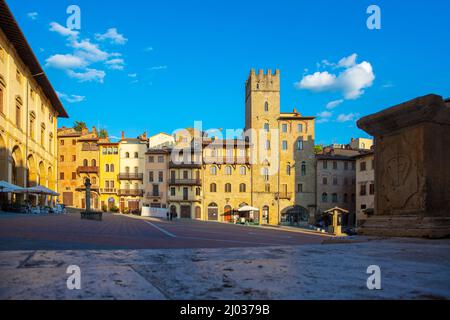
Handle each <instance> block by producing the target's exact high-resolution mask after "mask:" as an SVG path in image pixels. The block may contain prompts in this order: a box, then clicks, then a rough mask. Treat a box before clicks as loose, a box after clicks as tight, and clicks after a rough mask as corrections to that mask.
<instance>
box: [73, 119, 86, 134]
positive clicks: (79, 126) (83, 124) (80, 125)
mask: <svg viewBox="0 0 450 320" xmlns="http://www.w3.org/2000/svg"><path fill="white" fill-rule="evenodd" d="M73 128H74V129H75V131H78V132H80V131H83V129H87V125H86V122H83V121H75V122H74V123H73Z"/></svg>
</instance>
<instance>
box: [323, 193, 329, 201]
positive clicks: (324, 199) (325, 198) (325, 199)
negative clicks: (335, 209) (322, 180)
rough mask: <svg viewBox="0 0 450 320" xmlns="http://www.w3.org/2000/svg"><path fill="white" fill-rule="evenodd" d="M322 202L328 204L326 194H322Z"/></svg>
mask: <svg viewBox="0 0 450 320" xmlns="http://www.w3.org/2000/svg"><path fill="white" fill-rule="evenodd" d="M322 202H328V194H327V193H326V192H324V193H322Z"/></svg>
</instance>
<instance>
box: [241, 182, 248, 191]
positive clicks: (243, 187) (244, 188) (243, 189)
mask: <svg viewBox="0 0 450 320" xmlns="http://www.w3.org/2000/svg"><path fill="white" fill-rule="evenodd" d="M246 189H247V186H246V184H245V183H241V184H240V185H239V192H246Z"/></svg>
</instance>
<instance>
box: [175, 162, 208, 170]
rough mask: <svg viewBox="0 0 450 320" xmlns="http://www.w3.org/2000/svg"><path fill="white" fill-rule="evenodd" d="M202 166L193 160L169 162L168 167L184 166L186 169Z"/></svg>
mask: <svg viewBox="0 0 450 320" xmlns="http://www.w3.org/2000/svg"><path fill="white" fill-rule="evenodd" d="M201 167H202V164H201V163H195V162H184V161H181V162H173V161H170V162H169V168H170V169H177V168H186V169H200V168H201Z"/></svg>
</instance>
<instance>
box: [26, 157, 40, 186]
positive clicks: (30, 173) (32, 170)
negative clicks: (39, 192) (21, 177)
mask: <svg viewBox="0 0 450 320" xmlns="http://www.w3.org/2000/svg"><path fill="white" fill-rule="evenodd" d="M37 184H38V170H37V165H36V159H35V158H34V156H33V155H32V154H30V155H28V158H27V185H28V186H29V187H34V186H36V185H37Z"/></svg>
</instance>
